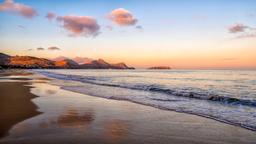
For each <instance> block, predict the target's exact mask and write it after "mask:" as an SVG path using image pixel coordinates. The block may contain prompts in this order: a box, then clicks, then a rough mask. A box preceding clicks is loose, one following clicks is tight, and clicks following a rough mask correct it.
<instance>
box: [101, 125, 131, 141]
mask: <svg viewBox="0 0 256 144" xmlns="http://www.w3.org/2000/svg"><path fill="white" fill-rule="evenodd" d="M128 132H129V127H128V125H127V124H126V123H125V122H124V121H121V120H113V121H109V122H106V123H105V126H104V133H105V137H106V139H107V140H108V141H109V142H111V143H119V142H120V141H121V140H122V139H123V138H125V137H126V135H127V134H128Z"/></svg>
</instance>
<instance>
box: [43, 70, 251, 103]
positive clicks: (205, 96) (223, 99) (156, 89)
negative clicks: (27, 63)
mask: <svg viewBox="0 0 256 144" xmlns="http://www.w3.org/2000/svg"><path fill="white" fill-rule="evenodd" d="M39 73H41V74H45V75H47V76H49V77H53V78H58V79H64V80H73V81H79V82H83V83H89V84H94V85H101V86H109V87H119V88H126V89H131V90H140V91H148V92H153V93H161V94H167V95H172V96H177V97H186V98H193V99H199V100H208V101H213V102H220V103H223V104H231V105H244V106H251V107H256V100H248V99H239V98H234V97H228V96H220V95H216V94H209V93H202V92H191V91H190V92H188V91H175V90H172V89H169V88H163V87H162V86H161V85H157V84H153V85H152V84H151V85H146V84H141V85H138V84H137V85H136V84H135V85H127V84H123V85H122V84H113V83H104V81H106V80H102V79H100V78H97V77H94V76H79V75H66V74H58V73H54V72H46V71H39ZM152 100H156V101H169V100H162V99H152ZM171 101H172V100H171Z"/></svg>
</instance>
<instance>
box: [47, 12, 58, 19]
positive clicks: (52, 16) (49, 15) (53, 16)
mask: <svg viewBox="0 0 256 144" xmlns="http://www.w3.org/2000/svg"><path fill="white" fill-rule="evenodd" d="M45 17H46V18H47V19H49V20H53V19H54V18H55V17H56V14H55V13H53V12H48V13H47V14H46V16H45Z"/></svg>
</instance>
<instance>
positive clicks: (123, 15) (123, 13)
mask: <svg viewBox="0 0 256 144" xmlns="http://www.w3.org/2000/svg"><path fill="white" fill-rule="evenodd" d="M108 18H109V20H111V21H112V22H114V23H115V24H117V25H120V26H131V25H135V24H136V23H137V21H138V20H137V19H136V18H135V17H134V16H133V15H132V13H131V12H129V11H128V10H126V9H123V8H118V9H115V10H113V11H111V12H110V14H109V15H108Z"/></svg>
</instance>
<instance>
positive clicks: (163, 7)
mask: <svg viewBox="0 0 256 144" xmlns="http://www.w3.org/2000/svg"><path fill="white" fill-rule="evenodd" d="M0 19H1V22H0V52H4V53H7V54H10V55H30V56H37V57H44V58H54V57H58V56H67V57H76V56H80V57H89V58H94V59H97V58H103V59H105V60H106V61H110V62H125V63H126V64H128V65H131V66H135V67H137V68H144V67H149V66H159V65H161V66H162V65H166V66H171V67H173V68H200V69H201V68H202V69H207V68H209V69H211V68H214V69H215V68H217V69H218V68H220V69H222V68H228V69H229V68H235V69H240V68H241V69H251V68H254V69H255V68H256V1H255V0H76V1H74V0H0Z"/></svg>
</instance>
